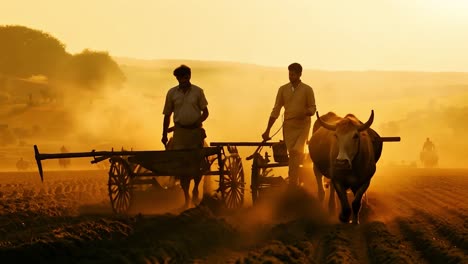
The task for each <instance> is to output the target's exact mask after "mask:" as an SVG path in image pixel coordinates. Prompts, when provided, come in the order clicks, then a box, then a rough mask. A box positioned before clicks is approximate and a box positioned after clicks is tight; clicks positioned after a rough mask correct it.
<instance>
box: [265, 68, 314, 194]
mask: <svg viewBox="0 0 468 264" xmlns="http://www.w3.org/2000/svg"><path fill="white" fill-rule="evenodd" d="M288 70H289V81H290V82H289V83H287V84H285V85H283V86H281V87H280V88H279V89H278V93H277V95H276V100H275V105H274V107H273V110H272V111H271V114H270V119H269V120H268V125H267V128H266V130H265V132H264V133H263V134H262V138H263V140H265V141H266V140H269V139H270V129H271V127H272V126H273V124H274V123H275V121H276V119H278V117H279V115H280V111H281V108H282V107H284V121H283V138H284V142H285V143H286V147H287V150H288V153H289V173H288V174H289V184H290V185H291V186H296V185H298V174H299V166H300V164H302V160H303V157H304V147H305V143H306V141H307V137H308V136H309V130H310V124H311V116H312V115H314V114H315V111H316V106H315V96H314V91H313V90H312V87H310V86H309V85H307V84H305V83H303V82H302V81H301V75H302V66H301V65H300V64H299V63H293V64H291V65H289V66H288Z"/></svg>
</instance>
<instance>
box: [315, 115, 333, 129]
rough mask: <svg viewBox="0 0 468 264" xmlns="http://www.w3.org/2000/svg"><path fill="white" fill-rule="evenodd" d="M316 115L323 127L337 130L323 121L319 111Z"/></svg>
mask: <svg viewBox="0 0 468 264" xmlns="http://www.w3.org/2000/svg"><path fill="white" fill-rule="evenodd" d="M315 114H316V115H317V121H318V122H319V123H320V125H321V126H323V127H324V128H326V129H328V130H333V131H335V130H336V125H332V124H329V123H327V122H325V121H323V120H322V118H320V116H319V113H318V111H317V112H316V113H315Z"/></svg>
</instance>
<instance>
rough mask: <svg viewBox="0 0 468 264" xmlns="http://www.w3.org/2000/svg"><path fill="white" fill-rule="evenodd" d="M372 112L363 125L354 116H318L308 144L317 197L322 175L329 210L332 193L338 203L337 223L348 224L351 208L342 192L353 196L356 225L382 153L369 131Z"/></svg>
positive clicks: (373, 134)
mask: <svg viewBox="0 0 468 264" xmlns="http://www.w3.org/2000/svg"><path fill="white" fill-rule="evenodd" d="M373 121H374V110H372V113H371V116H370V117H369V120H367V122H365V123H362V122H360V121H359V120H358V119H357V118H356V117H355V116H354V115H352V114H348V115H346V116H345V117H343V118H342V117H339V116H337V115H336V114H335V113H332V112H330V113H327V114H325V115H323V116H321V117H320V116H319V115H318V113H317V121H316V122H315V123H314V127H313V129H312V137H311V138H310V140H309V154H310V158H311V160H312V162H313V164H314V173H315V176H316V178H317V185H318V189H319V190H318V195H319V199H320V201H323V198H324V190H323V186H322V175H323V176H325V177H327V178H329V179H330V180H331V185H330V200H329V209H330V211H333V210H334V206H335V201H334V196H333V193H334V190H333V189H335V191H336V193H337V194H338V198H339V200H340V203H341V213H340V215H339V219H340V221H341V222H349V220H350V217H351V208H350V205H349V202H348V197H347V194H346V191H347V190H348V189H351V191H352V192H353V194H354V200H353V201H352V213H353V218H352V223H355V224H358V223H359V211H360V209H361V199H362V196H363V194H364V193H365V192H366V190H367V188H368V187H369V184H370V181H371V178H372V176H373V175H374V173H375V170H376V163H377V161H378V159H379V158H380V154H381V153H382V141H381V140H380V136H379V135H378V134H377V132H375V131H374V130H373V129H371V128H369V127H370V126H371V125H372V122H373Z"/></svg>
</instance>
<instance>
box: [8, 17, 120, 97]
mask: <svg viewBox="0 0 468 264" xmlns="http://www.w3.org/2000/svg"><path fill="white" fill-rule="evenodd" d="M1 75H3V76H5V77H15V78H29V77H31V76H36V75H42V76H45V77H47V79H48V80H49V81H51V82H52V81H54V82H62V83H63V82H66V83H71V84H74V85H76V86H79V87H83V88H89V89H94V88H96V87H98V86H101V85H104V84H106V85H121V84H122V83H123V82H124V81H125V75H124V73H123V72H122V70H121V69H120V67H119V65H118V64H117V63H116V62H115V61H114V60H113V59H112V58H111V56H110V55H109V54H108V52H102V51H91V50H88V49H85V50H83V51H82V52H80V53H78V54H70V53H68V52H67V51H66V50H65V45H64V44H63V43H62V42H61V41H59V40H58V39H57V38H55V37H54V36H52V35H50V34H48V33H46V32H43V31H41V30H36V29H31V28H28V27H24V26H17V25H7V26H0V77H1Z"/></svg>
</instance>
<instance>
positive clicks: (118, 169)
mask: <svg viewBox="0 0 468 264" xmlns="http://www.w3.org/2000/svg"><path fill="white" fill-rule="evenodd" d="M131 177H132V175H131V171H130V166H129V165H128V162H127V161H126V160H125V159H123V158H121V157H112V158H111V166H110V169H109V182H108V188H109V197H110V201H111V205H112V209H113V210H114V212H115V213H117V214H125V213H127V212H128V210H129V208H130V205H131V202H132V184H131V180H132V179H131Z"/></svg>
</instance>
